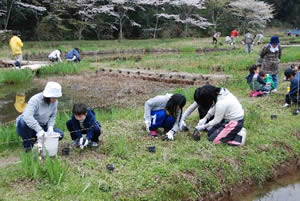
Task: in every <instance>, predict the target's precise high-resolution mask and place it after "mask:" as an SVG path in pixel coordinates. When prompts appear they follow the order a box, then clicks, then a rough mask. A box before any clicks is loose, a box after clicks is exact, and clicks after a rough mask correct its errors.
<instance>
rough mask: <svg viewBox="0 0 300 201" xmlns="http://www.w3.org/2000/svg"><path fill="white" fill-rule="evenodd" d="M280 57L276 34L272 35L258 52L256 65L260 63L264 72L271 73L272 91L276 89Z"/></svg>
mask: <svg viewBox="0 0 300 201" xmlns="http://www.w3.org/2000/svg"><path fill="white" fill-rule="evenodd" d="M280 58H281V46H280V41H279V37H278V36H272V37H271V40H270V44H268V45H265V46H264V47H263V49H262V51H261V53H260V58H259V60H258V65H260V64H261V67H262V68H261V70H263V71H264V72H265V73H267V74H270V75H272V79H273V82H274V87H275V89H274V90H273V92H276V91H277V88H278V73H279V63H280Z"/></svg>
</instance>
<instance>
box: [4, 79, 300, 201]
mask: <svg viewBox="0 0 300 201" xmlns="http://www.w3.org/2000/svg"><path fill="white" fill-rule="evenodd" d="M225 86H226V85H225ZM227 87H228V88H229V90H231V91H232V92H233V93H235V94H237V95H238V96H239V99H240V100H241V102H242V105H243V107H244V109H245V111H246V117H245V127H246V128H247V133H248V140H247V143H246V146H244V147H241V148H236V147H230V146H227V145H223V144H220V145H213V144H211V143H210V142H209V141H208V140H207V139H206V137H205V134H204V135H203V136H202V138H201V141H200V142H195V141H193V140H192V139H191V138H190V137H189V136H187V133H183V132H180V133H178V135H177V136H176V140H175V141H174V142H163V141H161V140H151V139H150V137H148V136H146V134H145V131H144V128H143V120H142V119H143V107H142V106H140V107H138V108H137V109H135V108H124V109H118V108H113V109H111V110H109V111H104V110H101V111H100V112H99V111H97V117H98V120H99V121H100V122H101V124H102V126H103V132H104V134H103V136H102V137H101V139H102V143H101V145H100V148H99V149H96V150H85V151H84V153H79V151H78V150H73V152H72V153H71V156H72V157H71V158H73V159H75V160H70V159H71V158H68V157H67V158H66V157H62V158H60V160H62V161H60V163H64V162H65V163H67V164H68V171H67V173H66V176H65V179H64V181H61V182H60V184H59V186H61V185H63V186H61V187H55V186H52V185H48V184H47V183H49V184H52V183H54V184H57V183H58V180H59V179H57V178H59V176H58V175H59V174H57V172H59V171H57V169H60V168H57V167H58V166H56V165H55V164H51V165H49V166H47V161H45V162H44V164H32V160H31V163H30V162H29V164H31V166H32V168H30V169H29V170H26V168H21V170H22V169H25V170H26V171H28V172H29V173H25V172H21V173H19V172H18V171H20V170H19V169H18V166H17V167H13V166H10V167H11V168H9V169H4V168H0V170H1V171H0V172H1V173H0V178H1V179H4V184H1V185H3V186H4V189H6V191H7V192H11V193H13V194H14V195H15V196H16V199H18V196H20V195H18V193H17V192H16V191H15V190H13V189H12V188H11V187H9V186H10V184H13V183H14V182H15V181H17V180H18V178H19V179H20V178H22V175H29V177H28V176H27V178H29V179H34V177H36V178H38V179H37V180H36V181H38V182H37V183H33V184H29V186H28V187H30V186H32V187H34V186H39V188H38V189H35V190H34V193H33V194H32V193H26V195H27V196H28V199H35V200H43V199H47V198H48V197H51V198H52V199H53V200H58V199H59V197H60V196H61V195H65V192H68V193H67V195H66V197H64V200H70V199H75V198H76V199H79V200H81V199H89V200H95V198H96V197H97V199H103V200H186V199H192V200H195V199H197V198H199V197H201V195H203V194H205V193H207V192H216V193H217V192H224V191H225V190H226V189H227V187H229V186H231V185H234V184H236V183H238V182H240V181H243V180H249V179H251V180H253V181H256V182H259V183H263V182H265V181H266V180H267V179H268V178H271V177H272V174H273V171H274V168H276V165H279V164H281V163H282V162H284V161H287V160H289V159H291V158H295V157H296V158H299V157H300V142H299V140H296V136H295V133H297V132H300V126H299V124H298V120H299V118H300V117H299V116H292V114H291V112H290V111H291V110H290V109H287V110H286V109H280V108H279V104H280V102H283V97H282V96H280V95H272V96H270V97H265V98H260V99H253V98H244V97H245V96H244V94H242V95H239V93H238V92H239V91H240V90H242V89H235V88H234V87H232V86H230V85H229V86H227ZM194 89H195V88H189V89H187V90H183V89H177V90H175V91H173V92H174V93H175V92H178V93H179V92H183V91H184V92H185V95H186V96H187V99H188V103H191V102H192V95H193V92H194ZM281 89H283V87H282V88H281ZM245 94H247V93H246V92H245ZM270 102H272V103H276V104H269V103H270ZM271 114H277V115H278V119H276V120H271V119H270V115H271ZM69 115H70V114H69V113H60V115H59V117H58V119H57V127H59V128H62V129H63V130H65V131H66V128H65V125H64V124H65V121H66V120H67V119H68V118H69ZM291 118H293V119H294V120H293V121H290V119H291ZM187 123H188V125H189V126H190V127H191V128H192V127H193V126H195V125H196V123H197V115H192V116H191V118H189V119H188V120H187ZM279 125H280V126H279ZM7 129H8V130H14V126H12V127H11V128H7ZM65 134H66V138H65V139H64V140H66V141H70V137H69V136H68V133H65ZM149 145H155V146H156V149H157V152H156V153H155V154H152V153H149V152H147V151H146V149H147V146H149ZM82 154H83V155H82ZM98 157H99V158H100V160H99V158H98ZM48 162H49V161H48ZM53 163H54V162H53ZM111 163H113V164H114V165H115V167H116V169H115V171H114V172H112V173H110V172H108V171H106V169H105V165H106V164H111ZM20 166H22V164H20ZM44 166H47V167H51V168H50V169H49V170H48V168H47V167H44ZM38 168H41V169H43V168H44V170H41V171H42V172H43V171H45V170H46V169H47V171H48V173H38V176H35V174H36V173H35V169H38ZM53 169H54V170H53ZM25 170H24V171H25ZM10 171H17V173H16V175H13V176H12V175H11V174H9V172H10ZM22 171H23V170H22ZM53 171H54V172H56V174H52V172H53ZM48 174H49V175H48ZM7 175H9V176H10V177H12V178H7V177H8V176H7ZM47 175H48V176H47ZM50 175H56V176H52V177H55V178H56V179H55V180H54V181H55V182H50V181H51V180H50V178H51V176H50ZM43 181H44V182H46V183H44V182H43ZM5 184H6V185H5ZM88 184H89V185H88ZM86 186H88V188H87V189H86V191H85V193H82V191H83V190H84V189H85V187H86ZM0 191H1V190H0ZM3 199H4V200H7V199H9V197H5V195H4V197H3Z"/></svg>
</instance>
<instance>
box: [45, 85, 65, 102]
mask: <svg viewBox="0 0 300 201" xmlns="http://www.w3.org/2000/svg"><path fill="white" fill-rule="evenodd" d="M43 96H44V97H46V98H59V97H61V96H62V93H61V86H60V84H58V83H57V82H47V85H46V87H45V89H44V91H43Z"/></svg>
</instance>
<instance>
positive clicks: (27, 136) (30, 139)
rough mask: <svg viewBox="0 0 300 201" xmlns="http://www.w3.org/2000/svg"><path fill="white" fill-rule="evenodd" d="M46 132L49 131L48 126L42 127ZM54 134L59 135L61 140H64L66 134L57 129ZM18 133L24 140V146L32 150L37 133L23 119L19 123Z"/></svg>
mask: <svg viewBox="0 0 300 201" xmlns="http://www.w3.org/2000/svg"><path fill="white" fill-rule="evenodd" d="M41 127H42V128H43V130H44V131H47V129H48V126H47V125H45V126H41ZM53 131H54V132H56V133H59V134H60V137H59V140H61V139H63V137H64V132H63V131H62V130H59V129H57V128H54V129H53ZM17 133H18V135H19V136H20V137H21V138H22V140H23V146H24V148H25V149H26V148H31V147H33V144H34V143H35V142H36V139H37V137H36V131H35V130H33V129H32V128H29V127H28V126H27V124H26V123H25V121H24V120H23V118H20V119H19V121H18V123H17Z"/></svg>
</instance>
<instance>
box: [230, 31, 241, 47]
mask: <svg viewBox="0 0 300 201" xmlns="http://www.w3.org/2000/svg"><path fill="white" fill-rule="evenodd" d="M238 35H239V32H238V31H237V30H235V29H234V30H233V31H232V32H231V45H234V44H235V41H236V38H237V37H238Z"/></svg>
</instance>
